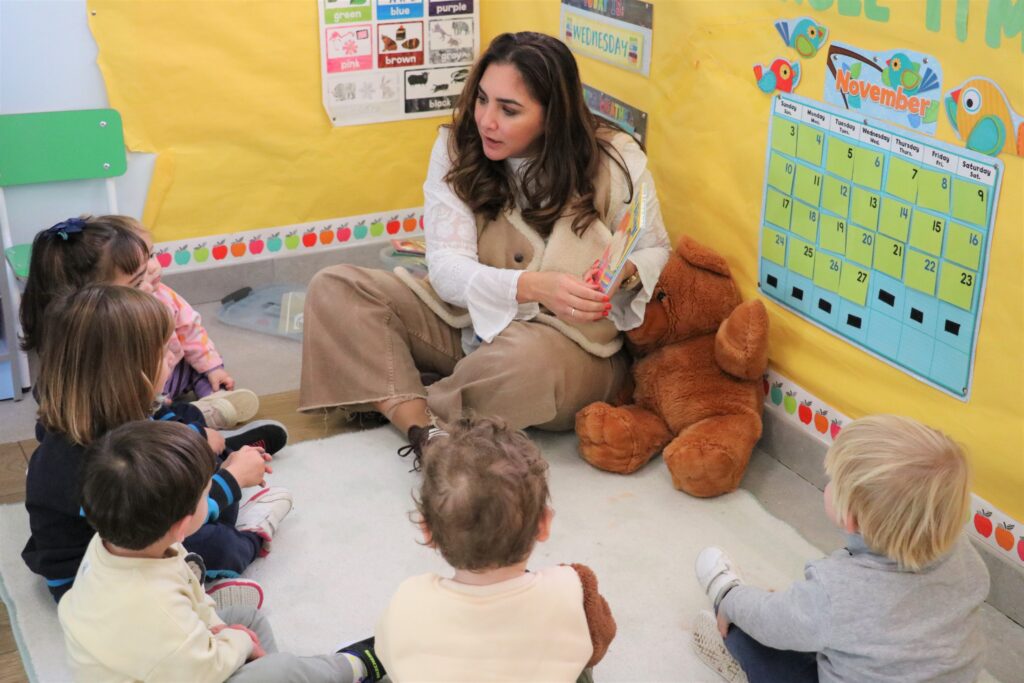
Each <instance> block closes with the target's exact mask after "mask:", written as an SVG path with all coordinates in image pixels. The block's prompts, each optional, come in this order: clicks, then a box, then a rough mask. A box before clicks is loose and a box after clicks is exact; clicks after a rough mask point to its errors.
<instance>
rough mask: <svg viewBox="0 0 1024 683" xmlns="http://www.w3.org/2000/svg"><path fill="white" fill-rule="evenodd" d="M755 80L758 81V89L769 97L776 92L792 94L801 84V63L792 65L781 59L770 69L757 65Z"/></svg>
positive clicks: (755, 66) (769, 67) (772, 64)
mask: <svg viewBox="0 0 1024 683" xmlns="http://www.w3.org/2000/svg"><path fill="white" fill-rule="evenodd" d="M754 78H756V79H757V87H758V88H760V89H761V91H762V92H766V93H768V94H769V95H770V94H772V93H773V92H775V91H776V90H778V91H779V92H788V93H791V92H793V90H794V88H796V86H797V85H798V84H799V83H800V63H799V62H793V63H790V62H789V60H787V59H783V58H781V57H780V58H779V59H776V60H775V61H774V62H772V63H771V66H768V67H765V66H764V65H763V64H755V65H754Z"/></svg>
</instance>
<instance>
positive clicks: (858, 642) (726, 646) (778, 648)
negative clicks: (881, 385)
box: [694, 415, 989, 683]
mask: <svg viewBox="0 0 1024 683" xmlns="http://www.w3.org/2000/svg"><path fill="white" fill-rule="evenodd" d="M825 471H826V473H827V474H828V475H829V477H830V478H831V481H830V482H829V484H828V485H827V486H826V487H825V496H824V497H825V513H826V514H827V515H828V517H829V518H830V519H831V520H832V521H833V522H834V523H835V524H836V525H837V526H838V527H839V528H840V529H842V530H843V531H844V532H845V533H846V534H847V545H846V547H845V548H843V549H841V550H838V551H836V552H834V553H832V555H830V556H829V557H827V558H824V559H821V560H815V561H812V562H808V563H807V566H806V568H805V570H804V576H805V580H804V581H798V582H796V583H794V584H793V585H791V586H790V587H789V588H788V589H786V590H784V591H778V592H772V591H766V590H763V589H760V588H754V587H752V586H747V585H744V584H743V582H742V581H741V580H740V578H739V575H738V574H737V572H736V570H735V569H734V567H733V565H732V562H731V561H730V560H729V558H728V556H727V555H726V554H725V553H724V552H723V551H722V550H720V549H719V548H714V547H711V548H705V549H704V550H703V551H701V553H700V555H699V556H698V557H697V565H696V572H697V579H698V581H700V583H701V586H702V588H704V590H705V591H706V592H707V594H708V597H710V598H711V600H712V601H713V603H714V607H715V611H716V612H717V614H718V618H717V628H716V624H715V617H714V616H712V615H711V614H710V613H708V612H703V613H701V615H700V616H699V617H698V623H697V625H696V627H695V629H694V645H695V647H696V649H697V652H698V654H699V655H700V656H701V658H702V659H703V660H704V661H705V662H706V663H708V664H709V665H710V666H711V667H712V668H714V669H715V670H716V671H718V673H720V674H722V675H723V677H724V678H726V680H730V681H744V680H749V681H751V682H752V683H756V682H757V681H786V682H787V683H797V682H800V681H818V680H821V681H858V682H859V681H893V682H895V681H899V682H901V683H905V682H908V681H941V682H947V683H954V682H960V681H964V682H966V681H973V680H975V679H976V678H977V676H978V674H979V673H980V672H981V669H982V666H983V663H984V661H983V660H984V650H985V648H984V641H983V637H982V631H981V623H980V618H981V613H980V609H981V604H982V602H984V600H985V598H986V596H987V595H988V589H989V577H988V570H987V569H986V567H985V564H984V562H983V561H982V559H981V557H980V556H979V555H978V553H977V551H976V550H975V549H974V548H973V547H972V546H971V543H970V541H969V540H968V539H967V537H966V536H965V534H964V533H963V529H964V525H965V524H966V522H967V517H968V510H969V505H970V469H969V466H968V464H967V460H966V457H965V456H964V452H963V450H962V449H961V447H960V446H959V445H958V444H957V443H955V442H954V441H952V440H951V439H950V438H949V437H948V436H946V435H945V434H943V433H942V432H940V431H938V430H935V429H932V428H930V427H928V426H926V425H923V424H921V423H919V422H917V421H915V420H912V419H909V418H905V417H898V416H895V415H876V416H871V417H866V418H863V419H860V420H856V421H854V422H852V423H850V424H849V425H848V426H847V427H845V428H844V429H843V431H842V432H841V433H840V434H839V436H838V437H837V438H836V441H835V444H834V445H833V446H832V448H831V449H830V450H829V452H828V455H827V456H826V458H825ZM719 634H720V635H721V636H722V637H724V639H725V640H724V643H723V641H722V638H721V637H719ZM730 655H731V656H730ZM733 658H735V659H733Z"/></svg>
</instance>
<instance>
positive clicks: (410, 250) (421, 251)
mask: <svg viewBox="0 0 1024 683" xmlns="http://www.w3.org/2000/svg"><path fill="white" fill-rule="evenodd" d="M391 247H392V248H393V249H394V250H395V254H396V255H398V254H407V255H409V256H425V255H426V253H427V243H426V241H424V240H391Z"/></svg>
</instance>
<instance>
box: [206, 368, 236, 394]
mask: <svg viewBox="0 0 1024 683" xmlns="http://www.w3.org/2000/svg"><path fill="white" fill-rule="evenodd" d="M206 379H207V381H209V382H210V386H211V387H213V390H214V391H220V390H221V389H227V390H228V391H231V390H232V389H234V388H235V380H234V379H232V377H231V375H229V374H228V371H227V370H225V369H224V368H214V369H213V370H210V371H209V372H208V373H206Z"/></svg>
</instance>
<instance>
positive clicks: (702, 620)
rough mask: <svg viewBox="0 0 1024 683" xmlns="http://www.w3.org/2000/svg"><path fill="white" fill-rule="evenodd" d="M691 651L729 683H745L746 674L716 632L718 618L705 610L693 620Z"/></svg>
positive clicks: (719, 634)
mask: <svg viewBox="0 0 1024 683" xmlns="http://www.w3.org/2000/svg"><path fill="white" fill-rule="evenodd" d="M691 642H692V644H693V651H694V652H696V653H697V657H698V658H699V659H700V661H702V662H704V663H705V664H706V665H707V666H708V668H709V669H711V670H712V671H714V672H715V673H716V674H718V675H719V676H721V677H722V678H724V679H725V680H727V681H729V683H747V675H746V674H745V673H743V669H742V668H740V663H739V662H737V661H736V660H735V659H734V658H733V656H732V654H730V653H729V650H727V649H726V647H725V641H724V640H722V634H721V633H719V632H718V620H717V619H716V618H715V615H714V614H712V613H711V612H708V611H707V610H702V611H700V612H698V613H697V619H696V620H695V621H694V622H693V638H692V640H691Z"/></svg>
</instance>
